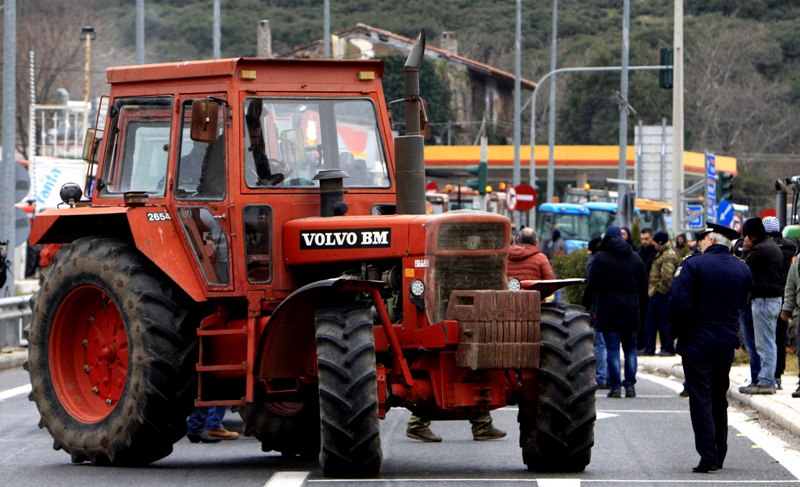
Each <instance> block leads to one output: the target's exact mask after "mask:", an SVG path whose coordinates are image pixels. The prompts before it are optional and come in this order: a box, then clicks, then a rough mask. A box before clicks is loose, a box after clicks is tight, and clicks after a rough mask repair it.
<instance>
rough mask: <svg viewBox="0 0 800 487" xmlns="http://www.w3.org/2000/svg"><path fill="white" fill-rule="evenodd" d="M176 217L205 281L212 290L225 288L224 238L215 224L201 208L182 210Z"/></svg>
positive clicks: (225, 253) (225, 242) (205, 209)
mask: <svg viewBox="0 0 800 487" xmlns="http://www.w3.org/2000/svg"><path fill="white" fill-rule="evenodd" d="M178 215H179V216H180V220H181V224H182V225H183V229H184V231H185V232H186V235H187V236H188V237H189V243H190V244H191V246H192V250H193V251H194V255H195V258H196V259H197V262H198V263H199V264H200V269H201V270H202V271H203V275H204V276H205V278H206V281H208V283H209V284H211V285H212V286H226V285H227V284H228V282H229V280H230V278H229V271H228V238H227V237H226V235H225V231H224V230H223V228H222V227H221V226H220V224H219V222H217V220H216V219H215V218H214V215H212V214H211V212H210V211H209V210H208V208H204V207H201V206H189V207H182V208H180V209H179V210H178Z"/></svg>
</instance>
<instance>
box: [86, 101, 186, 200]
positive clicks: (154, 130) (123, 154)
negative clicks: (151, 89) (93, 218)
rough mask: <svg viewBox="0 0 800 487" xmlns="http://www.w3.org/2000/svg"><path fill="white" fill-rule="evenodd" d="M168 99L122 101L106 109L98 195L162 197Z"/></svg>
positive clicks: (169, 104) (168, 126)
mask: <svg viewBox="0 0 800 487" xmlns="http://www.w3.org/2000/svg"><path fill="white" fill-rule="evenodd" d="M171 112H172V98H122V99H117V100H116V101H115V102H114V104H113V105H112V106H111V107H110V108H109V116H110V117H111V118H112V122H111V131H110V134H109V136H110V138H109V143H108V146H107V153H106V158H105V164H104V166H103V172H102V176H101V182H100V196H113V195H120V194H123V193H126V192H128V191H143V192H146V193H148V194H149V195H150V196H164V188H165V180H166V177H167V160H168V158H169V137H170V117H171V114H172V113H171Z"/></svg>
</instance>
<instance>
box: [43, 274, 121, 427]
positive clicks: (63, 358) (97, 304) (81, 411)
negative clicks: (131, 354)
mask: <svg viewBox="0 0 800 487" xmlns="http://www.w3.org/2000/svg"><path fill="white" fill-rule="evenodd" d="M49 347H50V349H49V356H50V375H51V377H52V378H53V386H54V387H55V391H56V395H57V396H58V399H59V401H60V402H61V404H62V405H63V406H64V408H65V409H66V410H67V412H68V413H69V414H70V415H71V416H72V417H73V418H75V419H77V420H79V421H82V422H85V423H96V422H99V421H102V420H103V419H104V418H106V417H107V416H108V415H109V414H111V411H113V409H114V407H115V406H116V405H117V403H118V402H119V398H120V396H121V395H122V391H123V390H124V389H125V381H126V380H127V377H128V337H127V335H126V334H125V324H124V323H123V322H122V316H121V315H120V313H119V309H118V308H117V305H116V303H115V302H114V300H112V299H111V297H110V296H109V295H108V294H107V293H106V292H105V291H103V290H102V289H100V288H97V287H95V286H81V287H77V288H75V289H73V290H72V291H70V292H69V294H67V295H66V296H65V297H64V299H62V300H61V303H59V305H58V310H57V311H56V314H55V318H54V319H53V325H52V327H51V329H50V346H49Z"/></svg>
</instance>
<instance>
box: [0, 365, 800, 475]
mask: <svg viewBox="0 0 800 487" xmlns="http://www.w3.org/2000/svg"><path fill="white" fill-rule="evenodd" d="M27 384H28V378H27V373H25V372H24V371H22V370H21V369H10V370H6V371H0V483H2V485H9V486H11V485H48V486H49V485H59V486H81V487H95V486H97V487H99V486H108V485H115V486H125V485H136V486H156V485H158V486H161V485H203V486H216V485H220V486H223V485H224V486H232V485H236V486H263V485H269V486H272V487H278V486H281V487H291V486H299V485H308V486H325V485H337V486H338V485H358V486H379V485H380V486H395V485H397V486H422V485H436V486H448V487H449V486H464V485H466V486H471V485H475V486H478V485H481V486H482V485H491V486H506V485H508V486H511V485H531V486H542V487H552V486H555V485H558V486H559V487H567V486H569V487H573V486H579V485H620V484H625V485H637V486H639V485H641V486H644V485H657V486H663V485H692V484H702V485H707V484H709V483H710V484H711V485H715V486H724V485H731V486H734V485H735V486H742V485H745V486H746V485H776V484H779V485H800V453H799V452H798V451H797V449H796V445H791V444H787V443H786V442H784V441H782V440H781V438H780V436H775V435H773V434H771V433H770V432H769V431H768V430H766V429H764V428H762V427H761V426H760V424H759V421H757V420H755V419H754V418H752V417H751V413H748V412H747V411H741V410H737V409H734V408H731V409H730V422H731V429H730V433H729V448H730V449H729V452H728V458H727V460H726V462H725V468H724V469H723V470H721V471H719V472H715V473H713V474H695V473H692V471H691V468H692V467H693V466H694V465H695V464H697V461H698V456H697V453H696V452H695V450H694V440H693V436H692V431H691V425H690V422H689V413H688V402H687V400H686V399H684V398H680V397H678V396H677V394H676V391H677V390H679V389H680V384H678V383H676V382H671V381H668V380H667V379H663V378H659V377H653V376H647V375H640V377H639V384H637V392H638V397H636V398H635V399H625V398H623V399H609V398H606V397H605V394H601V393H600V392H604V391H600V392H599V393H598V401H597V408H598V421H597V424H596V427H595V446H594V449H593V451H592V463H591V464H590V465H589V466H588V467H587V469H586V471H585V472H583V473H581V474H570V475H551V474H547V475H544V474H536V473H532V472H528V471H527V470H526V469H525V466H524V465H523V463H522V456H521V452H520V449H519V446H518V445H519V443H518V440H519V434H518V429H517V423H516V413H517V412H516V409H514V408H504V409H501V410H498V411H495V412H493V413H492V415H493V417H494V419H495V424H496V425H497V426H498V427H500V428H503V429H506V430H507V431H508V432H509V435H508V436H507V437H506V438H505V439H503V440H499V441H492V442H476V441H473V440H472V436H471V433H470V429H469V423H468V422H466V421H459V422H436V423H434V424H433V429H434V431H435V432H436V433H438V434H440V435H441V436H443V437H444V441H443V442H442V443H438V444H437V443H420V442H416V441H413V440H410V439H408V438H406V437H405V422H406V420H407V419H408V415H409V413H408V412H407V411H406V410H404V409H394V410H392V411H390V412H389V415H388V417H387V419H386V420H385V421H383V422H382V424H381V437H382V444H383V454H384V462H383V468H382V472H381V477H380V478H378V479H366V480H360V481H353V480H334V479H326V478H324V477H323V476H322V473H321V471H320V469H319V466H318V465H317V464H316V462H300V461H293V462H287V461H285V460H283V459H282V458H281V457H280V455H278V454H275V453H263V452H261V448H260V444H259V443H258V442H257V441H256V440H255V439H253V438H244V437H243V438H241V439H239V440H236V441H228V442H221V443H216V444H192V443H189V442H188V440H186V439H183V440H181V441H179V442H178V443H177V444H176V445H175V450H174V452H173V454H172V455H170V456H169V457H167V458H165V459H162V460H160V461H158V462H156V463H154V464H153V465H151V466H149V467H146V468H137V469H121V468H108V467H92V466H90V465H88V464H80V465H74V464H71V463H70V461H69V457H68V456H67V455H66V454H65V453H64V452H62V451H54V450H53V449H52V439H51V438H50V437H49V435H48V433H47V432H46V431H45V430H41V429H39V428H38V427H37V422H38V419H39V418H38V413H37V411H36V408H35V406H34V405H33V403H31V402H29V401H28V399H27V392H24V393H23V392H22V391H24V390H25V386H26V385H27ZM226 425H227V426H228V427H229V428H231V429H238V430H240V429H241V421H240V420H239V418H238V415H236V414H232V413H229V414H228V416H227V418H226Z"/></svg>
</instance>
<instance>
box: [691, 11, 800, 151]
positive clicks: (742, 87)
mask: <svg viewBox="0 0 800 487" xmlns="http://www.w3.org/2000/svg"><path fill="white" fill-rule="evenodd" d="M691 32H692V35H691V36H690V37H689V39H688V42H687V49H686V72H687V77H686V80H687V83H686V106H687V110H686V120H687V127H688V129H689V132H690V133H691V134H692V146H694V147H695V148H697V149H698V150H702V149H711V150H718V151H721V152H724V153H727V154H734V155H735V154H737V153H743V152H749V153H755V152H759V153H761V152H788V151H791V150H794V149H796V147H794V137H793V135H794V133H795V123H794V121H795V120H797V115H798V113H797V112H798V110H797V108H796V107H794V106H792V104H791V103H788V102H787V100H788V98H787V97H788V93H787V91H786V88H785V85H782V84H781V79H780V73H776V72H773V71H775V69H774V68H773V67H774V66H779V65H780V63H781V52H780V48H779V46H778V45H777V43H776V42H775V41H774V39H772V38H771V37H770V35H769V31H768V29H767V27H766V26H764V25H763V24H754V23H753V22H750V23H748V24H747V27H745V26H744V24H743V23H742V21H740V20H737V19H729V18H725V17H719V18H717V19H713V20H711V19H707V20H704V21H703V22H702V23H697V24H695V25H694V28H693V29H691Z"/></svg>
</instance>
